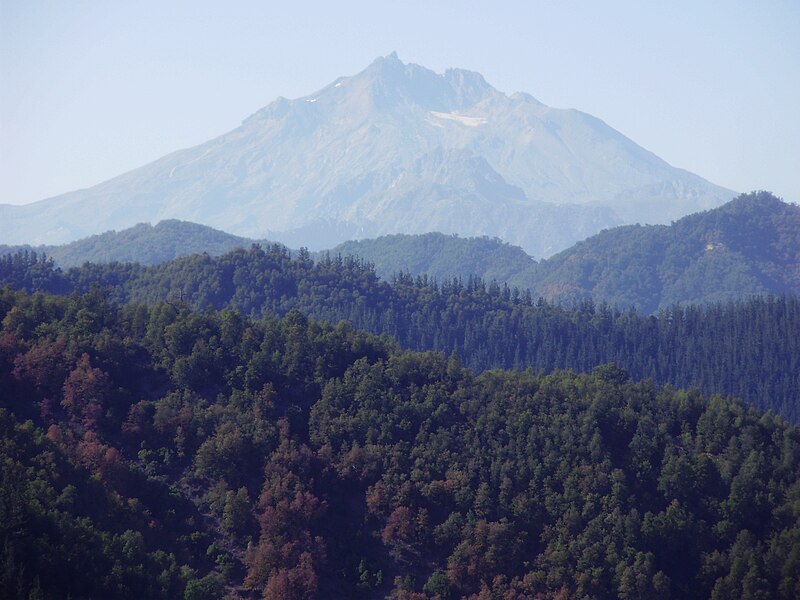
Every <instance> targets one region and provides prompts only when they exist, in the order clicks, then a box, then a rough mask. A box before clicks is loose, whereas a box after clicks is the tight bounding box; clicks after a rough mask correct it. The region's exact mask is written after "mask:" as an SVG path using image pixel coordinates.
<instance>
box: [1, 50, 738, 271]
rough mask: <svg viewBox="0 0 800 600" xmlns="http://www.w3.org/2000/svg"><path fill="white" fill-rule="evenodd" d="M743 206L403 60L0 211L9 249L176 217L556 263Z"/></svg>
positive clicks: (475, 83)
mask: <svg viewBox="0 0 800 600" xmlns="http://www.w3.org/2000/svg"><path fill="white" fill-rule="evenodd" d="M426 161H432V162H431V164H429V165H426V164H425V163H426ZM452 173H459V174H460V176H459V177H455V176H452V175H449V174H452ZM732 196H733V193H732V192H730V191H728V190H724V189H722V188H719V187H717V186H714V185H713V184H710V183H708V182H707V181H705V180H703V179H701V178H700V177H697V176H696V175H692V174H690V173H687V172H685V171H681V170H680V169H675V168H673V167H671V166H670V165H668V164H667V163H665V162H664V161H662V160H661V159H659V158H658V157H656V156H655V155H653V154H652V153H650V152H648V151H646V150H644V149H643V148H641V147H640V146H638V145H637V144H635V143H634V142H633V141H631V140H629V139H628V138H626V137H625V136H623V135H622V134H620V133H619V132H617V131H615V130H613V129H612V128H610V127H609V126H608V125H606V124H605V123H603V122H602V121H601V120H600V119H597V118H595V117H592V116H590V115H587V114H585V113H581V112H579V111H576V110H560V109H554V108H551V107H548V106H546V105H544V104H542V103H541V102H539V101H537V100H536V99H535V98H533V97H532V96H530V95H528V94H525V93H516V94H513V95H511V96H507V95H506V94H504V93H502V92H500V91H498V90H496V89H495V88H493V87H492V86H491V85H490V84H489V83H487V82H486V80H485V79H484V78H483V76H482V75H480V74H478V73H474V72H471V71H465V70H462V69H448V70H447V71H445V72H444V73H443V74H438V73H435V72H433V71H431V70H429V69H426V68H425V67H422V66H420V65H416V64H411V63H404V62H402V61H401V60H400V59H399V58H398V57H397V55H396V54H395V53H392V54H389V55H387V56H383V57H379V58H378V59H376V60H375V61H373V62H372V63H371V64H370V65H369V66H368V67H367V68H366V69H364V70H363V71H361V72H360V73H358V74H356V75H352V76H349V77H339V78H337V79H336V80H334V81H333V82H332V83H330V84H328V85H327V86H325V87H323V88H321V89H319V90H318V91H317V92H314V93H312V94H309V95H307V96H304V97H301V98H296V99H286V98H277V99H276V100H274V101H273V102H271V103H270V104H269V105H267V106H266V107H265V108H263V109H261V110H259V111H257V112H256V113H255V114H253V115H252V116H250V117H249V118H247V119H245V120H244V121H243V123H242V125H241V126H240V127H238V128H236V129H234V130H233V131H231V132H229V133H226V134H224V135H222V136H219V137H218V138H216V139H213V140H210V141H209V142H206V143H204V144H201V145H199V146H196V147H194V148H189V149H186V150H181V151H178V152H174V153H172V154H170V155H167V156H165V157H163V158H161V159H159V160H157V161H155V162H153V163H151V164H149V165H145V166H144V167H141V168H139V169H135V170H133V171H131V172H129V173H126V174H124V175H121V176H119V177H116V178H114V179H111V180H109V181H106V182H104V183H101V184H99V185H97V186H94V187H92V188H90V189H87V190H81V191H77V192H72V193H69V194H64V195H62V196H59V197H56V198H52V199H49V200H46V201H42V202H39V203H35V204H33V205H28V206H21V207H18V206H0V217H2V219H0V242H5V243H58V242H64V241H69V240H72V239H77V238H79V237H83V236H86V235H90V234H93V233H98V232H99V231H104V230H108V229H120V228H124V227H128V226H131V225H133V224H135V223H137V222H141V221H158V220H161V219H169V218H177V219H184V220H190V221H195V222H198V223H203V224H206V225H210V226H212V227H216V228H219V229H224V230H226V231H230V232H232V233H236V234H238V235H243V236H248V237H254V238H262V237H265V236H268V237H270V238H271V239H277V240H279V241H286V242H287V243H292V244H294V245H306V246H310V247H312V249H313V248H314V247H325V246H328V247H330V246H332V245H334V244H336V243H339V242H341V241H343V240H344V239H345V238H342V237H341V236H343V235H353V234H355V235H358V236H376V235H382V234H390V233H425V232H428V231H443V232H447V233H459V234H462V235H490V236H498V237H501V238H503V239H505V240H507V241H509V242H511V243H514V244H518V245H520V246H522V247H523V248H525V249H526V251H528V252H529V253H530V254H532V255H534V256H547V255H550V254H552V253H554V252H556V251H557V250H560V249H562V248H565V247H567V246H569V245H571V244H572V243H574V242H575V241H578V240H580V239H582V238H584V237H586V236H587V235H590V234H592V233H595V232H597V231H599V230H600V229H602V228H605V227H609V226H612V225H616V224H620V223H624V222H642V223H646V222H650V223H658V222H669V221H670V220H672V219H676V218H679V217H681V216H683V215H684V214H688V213H690V212H694V211H697V210H701V209H706V208H711V207H713V206H717V205H719V204H721V203H722V202H724V201H726V200H728V199H730V198H731V197H732ZM304 235H306V236H308V238H309V239H302V237H303V236H304ZM287 236H290V237H291V239H289V238H287Z"/></svg>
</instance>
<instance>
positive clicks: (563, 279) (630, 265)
mask: <svg viewBox="0 0 800 600" xmlns="http://www.w3.org/2000/svg"><path fill="white" fill-rule="evenodd" d="M522 279H523V280H524V281H525V282H526V283H527V284H528V287H530V288H532V289H533V290H534V292H535V293H536V294H538V295H541V296H543V297H544V298H547V299H562V300H563V299H580V298H589V297H592V298H594V299H595V300H598V301H599V300H602V301H605V302H609V303H612V304H619V305H623V306H629V305H633V306H636V307H637V308H638V309H639V310H640V311H643V312H653V311H655V310H658V309H659V308H665V307H668V306H670V305H672V304H674V303H692V302H704V303H705V302H714V301H718V300H729V299H734V298H744V297H747V296H751V295H759V294H776V295H781V294H800V207H799V206H797V205H796V204H788V203H785V202H782V201H781V200H780V199H778V198H776V197H775V196H773V195H772V194H769V193H767V192H754V193H751V194H743V195H741V196H739V197H738V198H736V199H735V200H733V201H731V202H729V203H727V204H725V205H724V206H722V207H720V208H717V209H714V210H710V211H706V212H703V213H699V214H694V215H690V216H688V217H685V218H683V219H680V220H679V221H677V222H675V223H673V224H672V225H670V226H640V225H635V226H627V227H619V228H615V229H609V230H607V231H603V232H601V233H600V234H598V235H596V236H593V237H591V238H589V239H587V240H585V241H583V242H580V243H578V244H576V245H575V246H574V247H573V248H570V249H568V250H565V251H564V252H561V253H560V254H558V255H556V256H554V257H552V258H550V259H548V260H544V261H541V262H540V263H538V264H537V265H536V266H535V267H534V268H532V269H530V270H529V272H528V274H527V275H526V276H524V277H523V278H522Z"/></svg>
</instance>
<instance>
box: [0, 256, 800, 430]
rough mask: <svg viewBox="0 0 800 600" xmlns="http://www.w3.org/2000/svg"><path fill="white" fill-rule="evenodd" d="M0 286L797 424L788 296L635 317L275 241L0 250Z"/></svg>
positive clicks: (799, 328)
mask: <svg viewBox="0 0 800 600" xmlns="http://www.w3.org/2000/svg"><path fill="white" fill-rule="evenodd" d="M0 284H9V285H12V286H14V287H15V288H17V289H26V290H44V291H49V292H53V293H70V292H72V291H77V292H86V291H88V290H90V289H92V288H93V286H98V287H99V289H101V290H102V291H103V293H104V294H105V295H106V296H107V297H108V298H109V299H111V300H114V301H116V302H120V303H125V302H131V301H136V302H147V303H154V302H160V301H165V300H166V301H169V302H173V303H178V304H182V303H184V304H187V305H189V306H192V307H194V308H197V309H208V308H213V309H221V308H231V309H233V310H236V311H238V312H241V313H243V314H245V315H249V316H253V317H260V316H262V315H268V314H273V313H275V314H280V315H284V314H287V313H288V312H289V311H291V310H299V311H301V312H302V313H304V314H306V315H308V316H310V317H312V318H316V319H321V320H327V321H332V322H338V321H340V320H346V321H348V322H350V323H351V324H352V325H353V326H354V327H356V328H360V329H365V330H368V331H370V332H373V333H376V334H386V335H389V336H391V337H392V338H394V339H396V340H397V341H398V342H399V343H400V344H401V345H402V346H403V347H404V348H408V349H413V350H434V351H442V352H444V353H445V354H447V355H450V354H451V353H456V354H458V356H459V357H460V359H461V361H462V362H463V364H464V365H465V366H467V367H469V368H471V369H473V370H475V371H478V372H480V371H483V370H486V369H489V368H516V369H525V368H531V369H533V370H534V371H535V372H544V373H549V372H551V371H553V370H555V369H573V370H576V371H579V372H590V371H591V370H592V368H593V367H594V366H596V365H598V364H604V363H610V362H613V363H615V364H618V365H620V366H621V367H622V368H624V369H626V370H627V371H628V372H629V373H630V374H631V376H632V377H633V378H634V379H635V380H644V379H648V378H650V379H653V380H654V381H655V382H656V383H657V384H667V383H668V384H671V385H674V386H676V387H679V388H689V387H698V388H699V389H700V390H701V391H703V392H704V393H706V394H713V393H720V394H723V395H733V396H737V397H740V398H742V399H744V400H745V401H746V402H748V403H749V404H751V405H753V406H756V407H758V408H760V409H763V410H772V411H774V412H776V413H778V414H780V415H782V416H784V417H786V418H787V419H790V420H792V421H793V422H797V421H798V420H800V301H799V300H798V299H797V298H796V297H777V298H772V297H765V298H752V299H749V300H746V301H737V302H728V303H724V304H714V305H708V306H702V307H698V306H687V307H680V306H676V307H673V308H671V309H669V310H664V311H661V312H660V313H658V314H657V315H656V316H641V315H638V314H636V313H635V312H633V311H632V310H620V309H618V308H615V307H611V306H609V305H605V304H599V305H598V304H595V303H593V302H591V301H584V302H581V303H578V304H575V305H572V306H568V307H567V306H561V305H557V304H552V303H548V302H545V301H543V300H541V299H539V300H534V299H533V298H532V297H531V295H530V293H529V292H520V291H519V290H518V289H515V288H509V287H508V286H500V285H498V284H496V283H488V284H487V283H486V282H484V281H482V280H481V279H478V278H468V279H467V280H466V281H464V280H463V279H453V280H450V281H444V282H441V283H437V282H436V281H434V280H431V279H428V278H426V277H416V278H413V277H411V276H409V275H407V274H399V275H396V276H395V277H394V278H392V280H391V281H390V282H386V281H382V280H380V279H379V278H378V277H377V275H376V274H375V270H374V268H373V266H372V265H371V264H369V263H366V262H364V261H361V260H358V259H355V258H352V257H344V258H343V257H341V256H335V257H326V258H324V259H322V260H319V261H317V262H316V263H315V262H314V261H312V260H311V259H310V257H309V255H308V253H306V252H305V251H300V253H299V255H298V256H297V257H295V258H292V257H291V255H290V253H289V251H288V250H286V249H285V248H284V247H282V246H279V245H274V246H271V247H268V248H266V249H263V248H261V247H258V246H253V247H251V248H250V249H249V250H237V251H234V252H231V253H228V254H225V255H223V256H220V257H217V258H211V257H209V256H206V255H195V256H191V257H186V258H182V259H178V260H175V261H171V262H169V263H164V264H162V265H158V266H154V267H142V266H139V265H135V264H120V263H112V264H108V265H94V264H86V265H84V266H83V267H81V268H77V269H70V270H69V271H67V272H62V271H60V270H59V269H57V268H55V267H54V265H53V264H52V261H50V259H48V258H43V257H42V256H37V255H36V254H35V253H20V254H16V255H12V256H6V257H2V258H0Z"/></svg>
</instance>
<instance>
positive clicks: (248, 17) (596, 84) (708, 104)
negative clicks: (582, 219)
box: [0, 0, 800, 204]
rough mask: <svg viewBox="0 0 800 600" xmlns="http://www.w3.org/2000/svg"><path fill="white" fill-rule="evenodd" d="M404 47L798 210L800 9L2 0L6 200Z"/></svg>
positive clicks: (173, 145) (126, 161) (205, 128)
mask: <svg viewBox="0 0 800 600" xmlns="http://www.w3.org/2000/svg"><path fill="white" fill-rule="evenodd" d="M393 50H396V51H397V53H398V55H399V57H400V59H401V60H402V61H404V62H415V63H418V64H421V65H423V66H426V67H428V68H431V69H433V70H435V71H437V72H442V71H444V69H446V68H448V67H461V68H465V69H471V70H475V71H479V72H480V73H482V74H483V75H484V76H485V77H486V79H487V81H488V82H489V83H491V84H492V85H494V86H495V87H496V88H498V89H500V90H502V91H504V92H506V93H509V94H510V93H513V92H515V91H525V92H528V93H530V94H532V95H533V96H535V97H536V98H538V99H539V100H540V101H542V102H544V103H545V104H548V105H550V106H554V107H558V108H577V109H579V110H582V111H585V112H588V113H591V114H593V115H595V116H596V117H599V118H601V119H603V120H604V121H606V122H607V123H608V124H609V125H611V126H612V127H615V128H616V129H618V130H619V131H621V132H622V133H623V134H625V135H627V136H628V137H630V138H632V139H633V140H634V141H636V142H637V143H639V144H640V145H642V146H644V147H645V148H647V149H648V150H651V151H653V152H655V153H656V154H658V155H659V156H661V157H662V158H664V159H665V160H667V161H668V162H669V163H671V164H673V165H675V166H677V167H681V168H684V169H688V170H690V171H693V172H695V173H697V174H698V175H701V176H703V177H705V178H706V179H709V180H710V181H712V182H714V183H717V184H719V185H723V186H726V187H729V188H732V189H734V190H737V191H750V190H754V189H768V190H771V191H773V192H775V193H776V194H778V195H780V196H782V197H784V198H785V199H786V200H791V201H794V202H797V201H800V1H798V0H762V1H759V2H757V1H756V0H752V1H750V2H740V1H736V0H726V1H715V0H699V1H698V0H694V1H691V2H689V1H683V0H670V1H668V2H664V1H660V0H659V1H656V0H653V1H649V0H638V1H614V0H606V1H604V2H597V1H596V0H593V1H585V2H579V1H570V0H560V1H555V0H553V1H534V0H527V1H519V2H517V1H514V2H503V1H502V0H494V1H492V2H489V1H486V2H484V1H469V0H460V1H449V0H448V1H439V2H436V1H435V0H427V1H425V2H422V1H419V2H417V1H410V2H404V1H402V0H394V1H392V2H381V1H379V0H371V1H364V2H359V1H350V0H337V1H336V2H321V1H320V2H302V1H301V0H295V1H294V2H288V1H286V0H283V1H282V2H280V3H278V2H271V1H263V0H262V1H242V2H236V1H235V0H229V1H228V2H225V3H223V2H219V1H205V0H193V1H191V2H188V1H186V2H184V1H176V0H160V1H158V2H152V1H149V0H144V1H142V0H137V1H135V2H122V1H110V0H105V1H101V0H97V1H81V0H69V1H65V0H51V1H46V0H0V82H1V83H0V203H3V202H6V203H14V204H21V203H27V202H32V201H35V200H40V199H42V198H45V197H48V196H53V195H56V194H59V193H62V192H66V191H70V190H73V189H77V188H81V187H88V186H91V185H93V184H95V183H99V182H100V181H103V180H106V179H109V178H111V177H113V176H115V175H118V174H121V173H123V172H125V171H127V170H130V169H132V168H135V167H138V166H140V165H143V164H145V163H147V162H150V161H152V160H155V159H157V158H159V157H161V156H163V155H164V154H167V153H169V152H172V151H174V150H178V149H180V148H184V147H188V146H192V145H195V144H198V143H200V142H203V141H206V140H208V139H210V138H212V137H214V136H217V135H219V134H222V133H224V132H226V131H228V130H230V129H232V128H234V127H236V126H237V125H239V123H240V122H241V121H242V120H243V119H244V118H246V117H247V116H248V115H250V114H251V113H253V112H255V111H256V110H257V109H259V108H261V107H262V106H264V105H266V104H268V103H269V102H271V101H272V100H274V99H275V98H276V97H277V96H285V97H288V98H294V97H298V96H304V95H306V94H310V93H312V92H314V91H315V90H317V89H319V88H321V87H323V86H325V85H326V84H328V83H329V82H330V81H332V80H333V79H335V78H336V77H338V76H340V75H353V74H355V73H357V72H358V71H360V70H362V69H363V68H364V67H366V66H367V65H368V64H369V63H370V62H372V60H373V59H375V58H376V57H377V56H379V55H385V54H388V53H389V52H391V51H393Z"/></svg>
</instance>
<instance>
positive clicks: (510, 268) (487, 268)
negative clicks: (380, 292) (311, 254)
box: [315, 233, 535, 285]
mask: <svg viewBox="0 0 800 600" xmlns="http://www.w3.org/2000/svg"><path fill="white" fill-rule="evenodd" d="M330 254H331V255H333V256H336V255H338V254H341V255H342V256H356V257H358V258H360V259H362V260H365V261H368V262H370V263H372V264H373V265H375V272H376V273H377V274H378V276H379V277H381V278H382V279H385V280H389V279H391V277H392V275H396V274H397V273H401V272H408V273H411V274H412V275H414V276H417V275H427V276H428V277H432V278H434V279H436V280H438V281H446V280H448V279H452V278H453V277H461V278H463V279H465V280H466V279H467V278H469V277H470V276H472V277H475V276H477V277H480V278H481V279H484V280H485V281H492V280H495V281H498V282H500V284H501V285H502V284H503V283H509V284H514V283H515V282H516V279H517V278H518V277H519V276H520V274H521V273H525V272H526V271H527V270H528V269H530V268H531V267H532V266H533V265H535V261H534V260H533V259H532V258H531V257H530V256H528V255H527V254H525V252H524V251H523V250H522V248H520V247H518V246H511V245H510V244H506V243H504V242H502V241H501V240H499V239H497V238H495V239H490V238H462V237H458V236H455V235H444V234H443V233H425V234H421V235H402V234H398V235H387V236H384V237H380V238H377V239H372V240H360V241H351V242H345V243H343V244H339V245H338V246H336V247H335V248H333V249H332V250H330ZM315 256H317V257H319V258H324V257H325V253H324V252H320V253H316V254H315Z"/></svg>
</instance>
